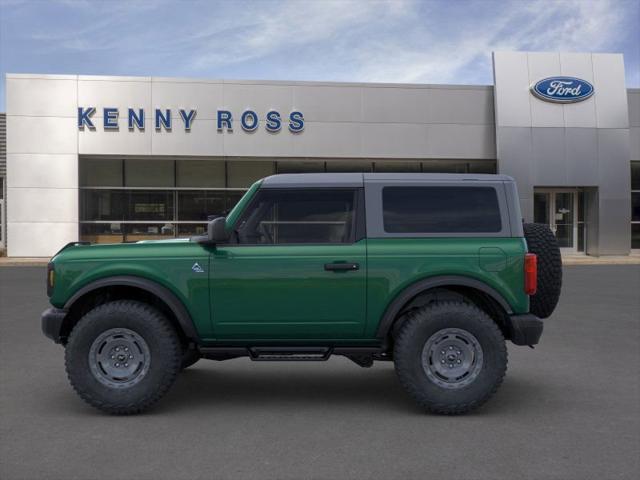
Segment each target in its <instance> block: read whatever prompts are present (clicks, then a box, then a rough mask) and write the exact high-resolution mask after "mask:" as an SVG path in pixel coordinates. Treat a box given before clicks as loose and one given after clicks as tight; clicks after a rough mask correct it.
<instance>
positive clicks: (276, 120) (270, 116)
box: [267, 110, 282, 132]
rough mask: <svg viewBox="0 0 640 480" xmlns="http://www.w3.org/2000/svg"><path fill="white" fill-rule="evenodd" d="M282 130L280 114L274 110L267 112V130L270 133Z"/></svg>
mask: <svg viewBox="0 0 640 480" xmlns="http://www.w3.org/2000/svg"><path fill="white" fill-rule="evenodd" d="M281 128H282V120H280V113H279V112H276V111H275V110H271V111H269V112H267V130H268V131H270V132H279V131H280V129H281Z"/></svg>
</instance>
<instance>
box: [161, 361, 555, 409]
mask: <svg viewBox="0 0 640 480" xmlns="http://www.w3.org/2000/svg"><path fill="white" fill-rule="evenodd" d="M542 387H543V386H541V385H538V384H537V383H531V382H528V381H526V380H523V379H520V378H506V379H505V382H504V383H503V385H502V386H501V387H500V390H499V391H498V393H497V394H496V395H495V396H494V397H493V398H492V399H490V400H489V402H488V403H487V404H486V405H485V406H484V407H483V408H482V409H480V410H479V411H477V412H474V413H473V415H474V416H475V415H493V414H496V415H503V414H509V415H513V414H518V413H520V412H522V411H523V410H527V409H530V408H536V405H537V402H538V399H537V397H538V395H539V392H540V388H542ZM536 392H538V393H537V394H536ZM547 400H549V399H547ZM291 403H295V404H297V405H300V406H303V407H305V408H310V409H313V408H326V407H327V406H328V405H331V406H332V407H339V408H351V407H353V408H358V409H368V410H371V411H372V412H374V411H375V412H377V413H380V412H381V411H386V412H387V413H404V414H408V415H415V414H424V410H422V409H421V408H420V407H418V406H417V405H416V404H415V402H414V401H413V399H412V398H411V397H410V396H409V394H408V393H406V392H405V390H404V389H403V388H402V386H401V385H400V382H399V381H398V379H397V377H396V375H395V372H394V371H393V369H392V368H388V367H387V368H375V367H374V368H372V369H368V370H363V371H361V370H360V369H358V367H354V369H353V370H350V369H344V370H341V371H335V370H334V369H327V370H326V371H322V370H314V371H313V372H309V371H308V370H300V371H295V370H287V371H277V370H268V371H265V370H258V369H251V368H247V369H243V370H240V371H233V372H232V371H229V370H224V371H216V370H214V369H210V368H206V369H204V368H197V367H196V368H193V369H191V370H186V371H185V372H183V373H182V374H181V375H180V377H179V378H178V380H177V382H176V384H175V385H174V387H173V389H172V391H171V392H170V393H169V395H167V397H165V398H164V399H163V400H162V401H161V404H160V405H159V406H158V407H157V408H155V409H154V410H153V412H158V413H160V412H162V413H163V414H164V413H169V412H180V411H182V410H184V409H188V410H191V409H193V408H199V407H203V408H205V409H206V407H209V406H215V407H216V409H217V411H218V412H219V411H220V409H221V408H225V407H228V408H232V409H234V410H235V409H237V408H238V406H242V407H246V408H254V407H258V408H277V407H278V406H280V405H284V404H287V405H288V404H291ZM548 405H549V402H547V407H548Z"/></svg>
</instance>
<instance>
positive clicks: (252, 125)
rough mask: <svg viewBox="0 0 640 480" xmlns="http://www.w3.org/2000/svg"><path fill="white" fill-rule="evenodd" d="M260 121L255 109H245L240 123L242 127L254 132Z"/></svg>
mask: <svg viewBox="0 0 640 480" xmlns="http://www.w3.org/2000/svg"><path fill="white" fill-rule="evenodd" d="M258 123H260V120H259V119H258V114H257V113H256V112H254V111H253V110H246V111H244V112H243V113H242V116H241V117H240V125H242V129H243V130H244V131H246V132H253V131H254V130H255V129H256V128H258Z"/></svg>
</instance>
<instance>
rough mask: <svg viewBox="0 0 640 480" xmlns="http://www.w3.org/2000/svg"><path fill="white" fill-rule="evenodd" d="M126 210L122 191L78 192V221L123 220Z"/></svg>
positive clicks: (124, 196)
mask: <svg viewBox="0 0 640 480" xmlns="http://www.w3.org/2000/svg"><path fill="white" fill-rule="evenodd" d="M126 208H127V201H126V192H125V191H124V190H85V189H82V190H80V221H82V220H90V221H99V220H124V219H125V216H126Z"/></svg>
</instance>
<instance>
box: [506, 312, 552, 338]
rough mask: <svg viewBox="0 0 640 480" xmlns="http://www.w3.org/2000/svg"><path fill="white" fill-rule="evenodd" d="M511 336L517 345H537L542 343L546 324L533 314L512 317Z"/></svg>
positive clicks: (510, 322) (509, 326)
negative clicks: (541, 338) (541, 339)
mask: <svg viewBox="0 0 640 480" xmlns="http://www.w3.org/2000/svg"><path fill="white" fill-rule="evenodd" d="M508 328H509V334H510V337H511V341H512V342H513V343H515V344H516V345H536V344H537V343H538V342H539V341H540V336H541V335H542V330H543V328H544V323H543V322H542V320H541V319H539V318H538V317H536V316H535V315H533V314H531V313H525V314H523V315H511V316H510V317H509V325H508Z"/></svg>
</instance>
